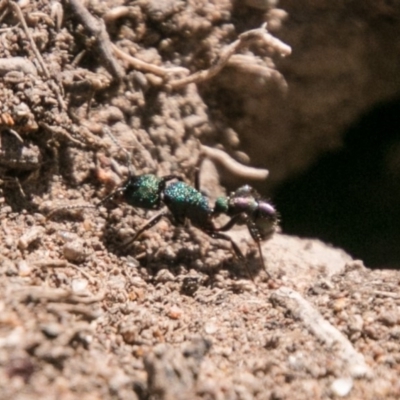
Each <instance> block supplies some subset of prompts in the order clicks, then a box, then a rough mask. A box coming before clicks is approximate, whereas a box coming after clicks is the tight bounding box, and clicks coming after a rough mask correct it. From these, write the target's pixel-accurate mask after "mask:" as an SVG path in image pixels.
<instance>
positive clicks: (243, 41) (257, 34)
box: [168, 24, 292, 89]
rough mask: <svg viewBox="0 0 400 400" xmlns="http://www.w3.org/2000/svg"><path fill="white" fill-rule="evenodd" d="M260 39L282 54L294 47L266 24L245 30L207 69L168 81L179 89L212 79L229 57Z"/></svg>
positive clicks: (287, 52)
mask: <svg viewBox="0 0 400 400" xmlns="http://www.w3.org/2000/svg"><path fill="white" fill-rule="evenodd" d="M256 41H260V42H262V43H263V44H264V45H267V46H269V47H270V48H271V49H273V50H275V51H277V52H279V53H280V55H281V56H287V55H289V54H290V53H291V51H292V49H291V48H290V46H288V45H286V44H285V43H283V42H281V41H280V40H279V39H277V38H275V37H274V36H272V35H271V34H269V33H268V32H267V30H266V25H265V24H264V25H263V26H262V27H261V28H258V29H253V30H250V31H248V32H244V33H242V34H241V35H240V36H239V39H238V40H236V41H235V42H233V43H231V44H230V45H228V46H227V47H225V49H223V50H222V52H221V54H220V56H219V58H218V59H217V60H216V63H215V64H214V65H213V66H211V67H210V68H209V69H207V70H205V71H199V72H196V73H194V74H192V75H190V76H187V77H185V78H181V79H176V80H174V81H170V82H168V85H169V86H170V87H171V88H172V89H179V88H181V87H183V86H186V85H188V84H189V83H200V82H203V81H206V80H208V79H211V78H212V77H214V76H215V75H217V74H218V73H219V72H220V71H221V70H222V68H224V67H225V66H226V64H227V63H228V61H229V59H230V58H231V57H232V55H233V54H235V53H236V52H237V51H238V50H239V49H240V48H241V47H245V46H248V45H249V44H250V43H252V42H256Z"/></svg>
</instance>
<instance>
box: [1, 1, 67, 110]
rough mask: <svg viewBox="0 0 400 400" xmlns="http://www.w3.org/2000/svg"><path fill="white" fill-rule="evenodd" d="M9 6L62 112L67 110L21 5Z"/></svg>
mask: <svg viewBox="0 0 400 400" xmlns="http://www.w3.org/2000/svg"><path fill="white" fill-rule="evenodd" d="M8 5H9V7H11V9H12V10H13V11H14V12H15V13H16V14H17V17H18V19H19V22H20V23H21V25H22V27H23V28H24V31H25V35H26V37H27V38H28V40H29V42H30V44H31V47H32V51H33V52H34V54H35V57H36V59H37V60H38V63H39V65H40V68H41V69H42V72H43V75H44V76H45V77H46V78H47V79H48V80H49V81H50V82H52V83H51V85H50V86H52V89H53V91H54V93H55V94H56V96H57V100H58V104H59V106H60V108H61V110H66V108H67V107H66V105H65V102H64V100H63V98H62V96H61V90H60V88H59V87H58V86H57V85H56V84H55V83H54V82H53V81H52V80H51V76H50V72H49V70H48V69H47V67H46V64H45V62H44V60H43V57H42V55H41V54H40V52H39V49H38V48H37V46H36V43H35V41H34V40H33V37H32V35H31V33H30V32H29V29H28V25H27V24H26V21H25V18H24V15H23V14H22V11H21V8H20V7H19V5H18V4H17V3H15V2H14V1H12V0H9V1H8Z"/></svg>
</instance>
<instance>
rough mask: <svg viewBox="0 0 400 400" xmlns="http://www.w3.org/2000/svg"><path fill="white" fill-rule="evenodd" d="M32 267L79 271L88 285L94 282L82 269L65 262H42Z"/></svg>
mask: <svg viewBox="0 0 400 400" xmlns="http://www.w3.org/2000/svg"><path fill="white" fill-rule="evenodd" d="M34 266H35V267H37V268H67V267H69V268H73V269H75V270H76V271H79V272H80V273H81V274H82V275H83V276H84V277H85V278H87V279H88V281H89V282H90V283H93V282H94V279H93V277H92V276H90V275H89V274H88V273H87V272H85V271H84V270H83V269H82V268H79V267H78V266H76V265H74V264H71V263H69V262H68V261H65V260H43V261H40V262H37V263H35V264H34Z"/></svg>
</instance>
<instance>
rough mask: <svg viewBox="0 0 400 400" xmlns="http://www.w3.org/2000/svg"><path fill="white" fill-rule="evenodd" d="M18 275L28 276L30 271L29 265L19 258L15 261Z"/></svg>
mask: <svg viewBox="0 0 400 400" xmlns="http://www.w3.org/2000/svg"><path fill="white" fill-rule="evenodd" d="M17 268H18V274H19V276H28V275H30V273H31V270H32V269H31V267H30V265H29V264H28V263H27V262H26V261H25V260H20V261H18V263H17Z"/></svg>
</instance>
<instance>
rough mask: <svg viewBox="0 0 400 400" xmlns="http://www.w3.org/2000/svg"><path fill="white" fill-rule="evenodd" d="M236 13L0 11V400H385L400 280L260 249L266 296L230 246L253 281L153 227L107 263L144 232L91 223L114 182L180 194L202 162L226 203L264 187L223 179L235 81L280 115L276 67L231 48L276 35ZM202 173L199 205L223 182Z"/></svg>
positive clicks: (164, 228)
mask: <svg viewBox="0 0 400 400" xmlns="http://www.w3.org/2000/svg"><path fill="white" fill-rule="evenodd" d="M111 4H112V6H111ZM246 4H247V5H237V4H232V3H231V2H230V1H223V0H220V1H215V2H207V1H188V2H180V1H172V0H171V1H164V2H158V1H144V0H143V1H138V2H133V3H129V4H126V3H125V2H122V1H121V2H115V1H113V2H111V1H98V2H96V1H93V2H91V3H90V5H89V4H87V3H85V2H83V1H77V0H71V1H69V2H63V3H58V2H48V1H47V0H41V1H38V2H32V3H31V4H24V5H23V7H22V5H21V7H22V9H21V8H20V7H19V6H18V5H16V3H13V2H7V1H3V2H0V23H1V26H0V38H1V43H2V46H1V47H0V122H1V128H2V132H1V148H0V173H1V175H0V177H1V179H2V187H1V197H0V202H1V209H0V214H1V228H0V275H1V280H0V286H1V292H0V382H1V383H0V397H1V399H36V398H41V399H55V398H57V399H74V398H79V399H136V398H137V399H197V398H198V399H276V400H277V399H293V398H296V399H328V398H338V397H344V396H347V398H349V399H383V398H385V399H390V398H393V399H395V398H399V396H400V385H399V379H398V376H399V364H400V345H399V337H400V328H399V326H400V312H399V302H400V291H399V283H400V281H399V274H398V272H397V271H370V270H368V269H367V268H365V266H364V265H363V263H362V261H359V260H352V259H351V257H350V256H349V255H347V254H346V253H345V252H343V251H342V250H340V249H335V248H332V247H331V246H329V245H326V244H323V243H321V242H319V241H317V240H310V239H300V238H295V237H289V236H285V235H284V234H282V233H277V234H276V235H274V237H273V238H272V239H271V240H269V241H267V242H265V243H263V254H264V257H265V259H266V266H267V269H268V271H269V273H270V274H271V275H272V277H273V279H268V277H267V275H266V273H265V271H263V270H262V269H260V267H259V265H260V263H259V254H258V252H257V247H256V246H255V243H254V242H253V241H252V240H251V238H250V236H249V234H248V232H247V231H246V230H243V229H238V230H233V231H232V232H231V236H232V238H233V239H234V240H235V241H236V242H237V243H238V244H239V246H240V247H241V249H242V251H243V252H244V253H245V254H246V259H247V260H248V263H249V266H250V268H251V271H252V273H253V274H254V275H255V282H252V281H251V280H250V279H249V276H248V275H247V273H246V269H245V268H244V266H243V265H242V263H241V262H239V261H238V260H236V259H235V257H234V256H233V255H232V252H231V249H230V247H229V246H228V245H227V244H226V243H224V242H221V241H218V240H211V239H210V238H209V237H208V236H206V235H205V234H203V233H202V232H200V231H199V230H196V229H195V228H190V227H189V228H187V229H183V228H176V227H174V226H172V225H171V224H170V223H169V222H168V221H162V222H160V223H159V224H158V225H157V226H156V227H154V228H153V229H151V230H149V231H147V232H145V233H144V234H143V235H142V236H141V237H140V238H139V240H137V241H136V242H135V243H133V244H132V246H131V247H130V248H129V249H127V250H126V249H125V250H124V249H121V246H120V244H121V243H123V242H124V241H126V240H127V239H128V238H129V237H131V236H132V235H133V234H134V232H135V231H136V229H137V228H138V227H139V226H141V225H142V224H143V223H144V221H145V220H146V219H148V218H149V217H150V216H151V215H152V213H151V212H144V211H143V210H138V209H133V208H132V207H129V206H128V205H126V204H116V203H115V202H112V201H110V202H107V203H105V204H104V205H103V206H102V207H100V208H98V209H94V208H93V205H94V204H96V203H97V202H98V201H99V199H102V198H103V197H104V196H105V195H106V194H108V193H110V191H111V190H112V189H113V188H115V187H116V186H118V185H119V184H120V183H121V181H122V180H123V179H124V177H126V176H127V175H128V169H131V170H133V172H134V173H137V174H142V173H156V174H157V175H160V176H162V175H166V174H171V173H175V174H179V175H181V176H184V177H185V179H186V181H187V182H192V180H193V175H194V170H195V166H196V164H197V161H198V158H199V156H200V153H201V152H202V151H203V150H204V148H202V146H203V145H207V146H209V148H211V149H215V148H217V149H220V150H223V151H224V154H225V155H226V157H228V158H225V159H224V160H222V162H220V161H219V162H218V160H219V159H218V157H216V158H215V159H214V161H215V162H216V164H217V165H219V167H220V170H219V172H221V169H222V170H224V172H221V173H222V175H224V176H227V175H231V176H232V175H233V176H234V178H232V177H231V178H230V181H231V182H232V181H236V182H237V183H236V185H237V186H238V185H239V184H241V182H242V181H246V179H247V180H248V179H251V176H252V173H255V174H256V175H257V173H259V172H260V171H261V170H260V169H257V170H255V169H250V170H248V169H246V168H245V167H240V168H239V172H238V171H237V169H235V168H236V167H237V164H234V162H235V161H233V160H234V159H235V160H236V162H237V161H239V162H241V163H246V162H247V163H249V164H251V159H250V157H249V155H248V154H247V153H245V152H243V150H242V147H241V142H242V141H243V137H239V136H238V135H237V132H236V131H235V130H233V129H232V128H231V126H230V124H229V113H230V112H231V113H236V112H238V110H240V109H241V107H242V106H243V104H242V103H241V104H236V100H237V99H236V98H233V97H229V96H227V95H226V93H225V92H223V91H222V92H221V93H222V95H219V96H220V97H218V90H217V89H218V87H219V86H218V85H222V86H223V85H226V79H227V76H232V75H229V74H233V76H236V77H237V76H238V75H239V76H242V80H241V82H239V83H237V87H239V86H240V85H242V87H244V88H245V87H246V82H253V83H252V85H249V86H248V90H249V91H248V92H247V97H248V98H251V96H252V95H254V90H255V86H258V90H260V91H268V93H274V94H275V95H276V96H283V95H284V93H285V91H286V90H287V87H286V81H285V79H284V78H283V76H282V75H281V74H280V73H279V72H278V70H277V69H276V67H275V62H276V60H277V59H279V57H280V56H281V55H285V54H286V55H289V52H290V49H289V48H288V47H285V46H286V45H285V44H284V43H283V42H280V41H279V40H278V39H276V38H275V37H274V36H269V35H267V36H262V37H261V39H260V37H259V36H257V35H259V34H260V30H257V31H256V32H255V33H254V31H253V36H250V37H248V36H242V37H239V34H240V33H243V32H248V30H249V29H258V28H259V26H260V25H261V24H260V22H262V21H265V20H268V21H269V22H270V25H271V27H272V28H273V27H275V28H276V29H278V27H279V25H280V23H281V20H282V18H283V16H284V13H283V11H282V10H277V9H275V8H273V7H271V6H270V4H269V3H268V2H265V3H262V2H254V1H247V2H246ZM257 4H258V6H257V7H261V8H262V7H264V9H261V10H260V8H254V5H257ZM260 4H261V6H260ZM100 21H104V25H103V24H102V23H100ZM274 23H275V25H274ZM263 32H264V33H265V31H263ZM94 34H96V35H95V36H94ZM27 35H28V36H27ZM254 35H255V37H254ZM95 37H96V38H97V39H96V38H95ZM113 46H116V47H117V49H115V48H114V47H113ZM230 51H231V53H229V52H230ZM218 57H219V58H218ZM224 57H225V58H224ZM219 66H221V67H225V68H224V69H221V70H220V69H219ZM210 67H213V68H212V69H211V70H209V68H210ZM201 70H203V71H206V72H205V73H202V74H196V71H201ZM224 71H225V72H224ZM214 72H215V73H216V75H217V78H215V80H210V79H211V77H210V74H211V73H214ZM190 73H193V75H190ZM225 73H226V74H227V75H225ZM188 76H189V78H187V77H188ZM255 78H257V84H254V79H255ZM216 82H219V83H218V84H217V83H216ZM235 85H236V83H235ZM245 109H246V110H247V113H244V114H243V115H244V116H243V119H242V120H243V121H245V120H246V118H247V120H248V121H250V120H253V117H254V115H253V116H252V113H251V108H249V107H247V108H245ZM253 122H254V121H253ZM245 125H246V124H245ZM104 126H109V127H110V129H111V130H112V132H113V134H114V135H115V137H116V141H117V143H115V142H113V140H111V139H110V137H108V136H107V135H104V134H103V131H102V128H103V127H104ZM247 139H248V138H247ZM250 141H251V140H250ZM244 142H246V138H244ZM277 143H279V142H277ZM254 146H256V145H254ZM121 147H122V148H121ZM272 147H273V146H272ZM279 148H280V147H279V146H278V147H276V149H279ZM123 149H126V150H128V152H129V154H130V158H131V159H130V160H129V165H130V166H129V167H128V163H127V156H126V152H125V151H124V150H123ZM268 151H272V150H271V149H269V150H268ZM218 154H219V153H218ZM277 154H278V153H276V157H275V158H274V160H275V162H276V159H277V158H278V155H277ZM211 158H212V157H211ZM226 160H228V161H226ZM281 163H282V171H283V170H285V165H286V167H287V168H289V166H290V165H292V164H291V160H290V158H289V159H288V160H285V159H282V160H281ZM221 165H222V166H221ZM232 165H233V167H232ZM259 166H264V165H262V164H259ZM201 172H202V175H201V180H202V182H201V183H202V187H204V188H205V191H206V192H207V194H208V195H209V197H210V203H211V202H212V201H213V200H214V199H215V197H216V196H218V195H222V194H224V191H223V188H222V186H221V185H220V183H219V177H220V175H219V174H218V172H217V170H216V169H215V166H214V164H213V163H210V161H209V160H206V161H205V162H204V164H203V167H202V171H201ZM261 172H262V171H261ZM241 173H242V175H243V176H237V175H240V174H241ZM283 175H284V174H282V176H283ZM246 177H247V178H246ZM228 180H229V179H228ZM259 185H262V184H260V183H259ZM65 207H66V208H65Z"/></svg>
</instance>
